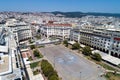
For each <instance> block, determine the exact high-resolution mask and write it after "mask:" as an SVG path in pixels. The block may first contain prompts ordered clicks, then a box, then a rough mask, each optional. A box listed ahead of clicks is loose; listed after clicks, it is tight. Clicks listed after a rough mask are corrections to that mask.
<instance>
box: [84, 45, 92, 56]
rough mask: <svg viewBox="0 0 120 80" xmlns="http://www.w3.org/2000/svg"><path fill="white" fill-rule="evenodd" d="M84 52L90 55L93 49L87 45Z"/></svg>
mask: <svg viewBox="0 0 120 80" xmlns="http://www.w3.org/2000/svg"><path fill="white" fill-rule="evenodd" d="M82 53H83V54H84V55H86V56H90V55H91V54H92V51H91V49H90V47H89V46H85V47H84V48H83V50H82Z"/></svg>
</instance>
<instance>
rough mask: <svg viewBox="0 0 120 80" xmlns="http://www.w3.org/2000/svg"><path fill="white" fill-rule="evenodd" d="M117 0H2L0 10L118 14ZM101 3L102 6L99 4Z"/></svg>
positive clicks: (119, 11)
mask: <svg viewBox="0 0 120 80" xmlns="http://www.w3.org/2000/svg"><path fill="white" fill-rule="evenodd" d="M119 3H120V1H118V0H110V1H108V0H100V1H98V0H92V1H90V0H84V1H83V0H77V1H75V0H71V1H69V0H65V1H57V0H44V1H43V0H40V1H39V0H34V1H33V0H31V1H28V0H20V1H16V0H4V1H1V3H0V5H1V7H0V12H9V11H12V12H54V11H59V12H83V13H89V12H94V13H114V14H120V7H119ZM101 5H102V6H101Z"/></svg>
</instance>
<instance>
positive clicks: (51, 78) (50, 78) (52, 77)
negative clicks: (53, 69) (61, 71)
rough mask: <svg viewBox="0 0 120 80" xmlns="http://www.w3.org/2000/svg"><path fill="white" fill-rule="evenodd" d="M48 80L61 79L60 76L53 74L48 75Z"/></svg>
mask: <svg viewBox="0 0 120 80" xmlns="http://www.w3.org/2000/svg"><path fill="white" fill-rule="evenodd" d="M48 80H59V78H58V76H56V75H51V76H49V77H48Z"/></svg>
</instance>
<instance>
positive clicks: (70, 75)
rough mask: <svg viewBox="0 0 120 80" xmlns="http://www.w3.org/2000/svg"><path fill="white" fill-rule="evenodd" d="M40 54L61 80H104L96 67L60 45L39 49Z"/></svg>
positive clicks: (101, 71)
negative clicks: (49, 63)
mask: <svg viewBox="0 0 120 80" xmlns="http://www.w3.org/2000/svg"><path fill="white" fill-rule="evenodd" d="M40 52H41V53H42V54H43V55H44V56H45V57H47V59H48V60H49V61H50V62H51V63H52V64H53V66H54V67H55V69H56V70H57V72H58V74H59V76H60V77H62V80H105V78H104V77H100V75H101V74H102V73H103V72H104V71H103V69H102V68H98V65H96V64H93V63H91V62H90V61H88V60H87V59H85V58H83V57H79V56H78V55H76V54H74V53H73V52H71V51H70V50H68V49H66V48H64V47H63V46H61V45H49V46H46V47H44V48H40Z"/></svg>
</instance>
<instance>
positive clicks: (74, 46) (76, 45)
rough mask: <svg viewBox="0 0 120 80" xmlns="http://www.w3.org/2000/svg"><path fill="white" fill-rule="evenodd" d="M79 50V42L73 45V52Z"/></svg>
mask: <svg viewBox="0 0 120 80" xmlns="http://www.w3.org/2000/svg"><path fill="white" fill-rule="evenodd" d="M79 48H80V44H79V43H78V42H76V43H74V44H73V45H72V49H73V50H76V49H79Z"/></svg>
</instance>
